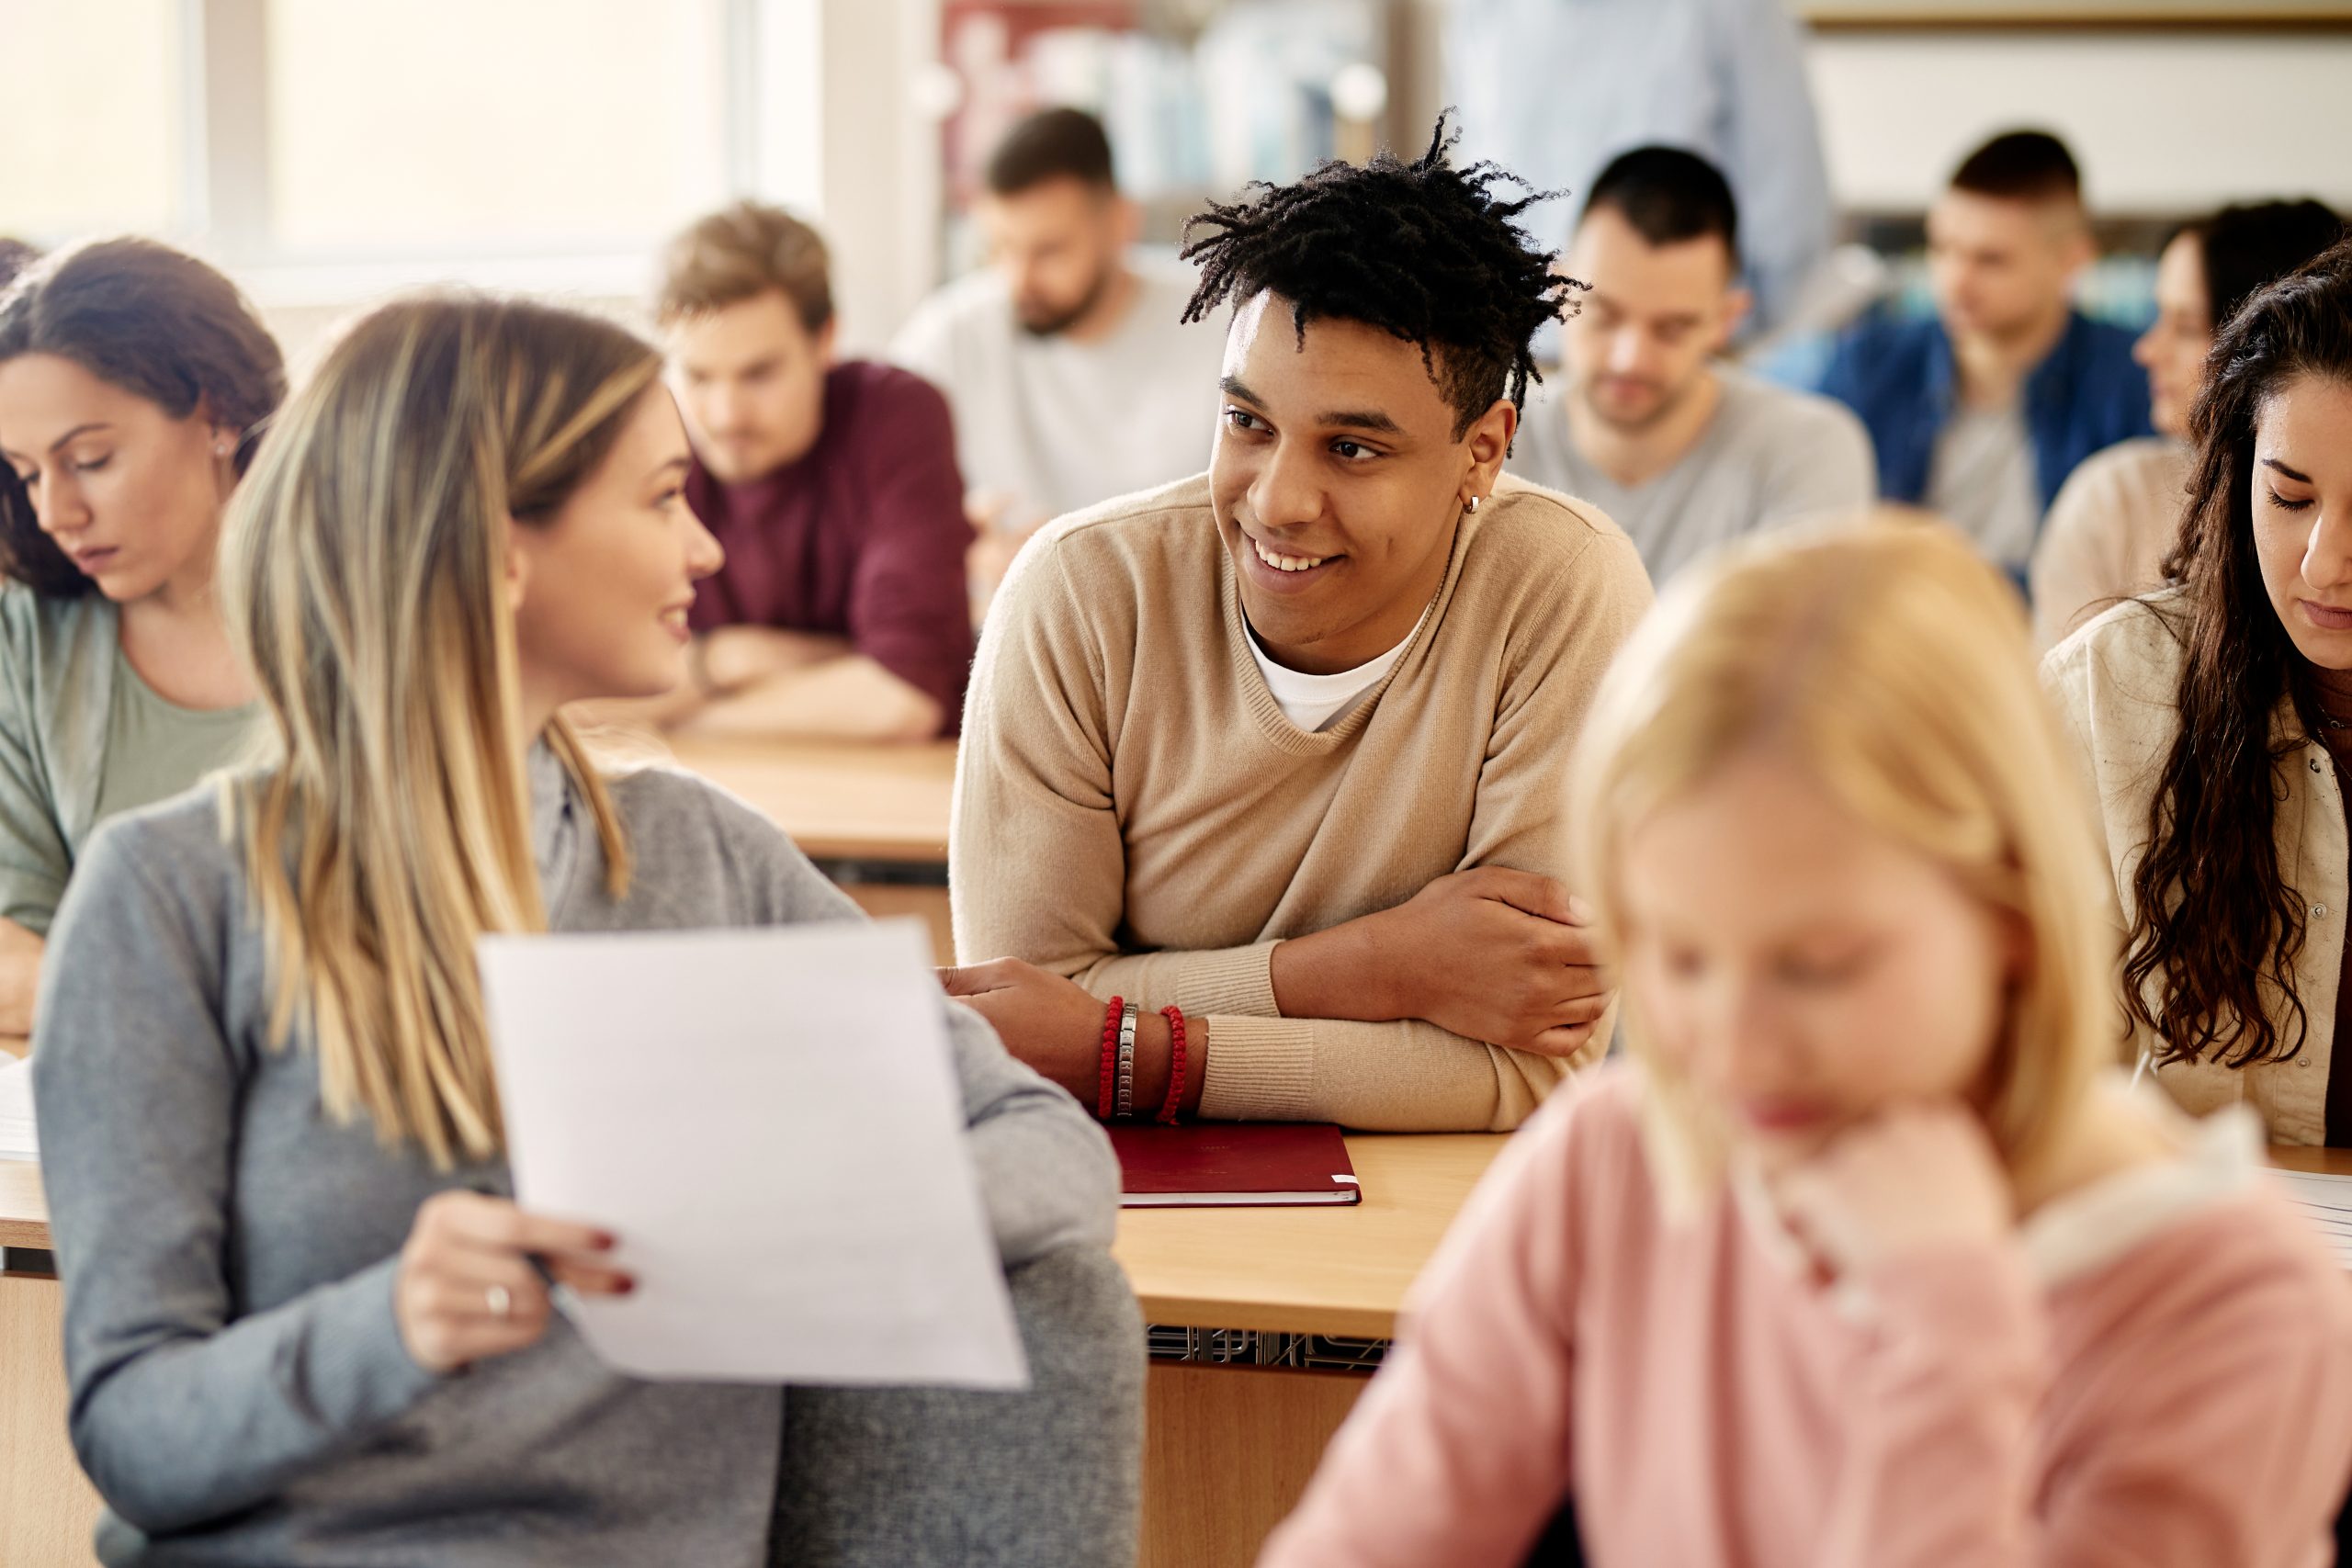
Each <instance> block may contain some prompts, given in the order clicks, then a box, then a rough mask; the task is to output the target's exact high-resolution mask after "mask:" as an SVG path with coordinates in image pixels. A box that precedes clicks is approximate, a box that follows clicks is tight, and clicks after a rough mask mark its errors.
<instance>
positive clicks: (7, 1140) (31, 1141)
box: [0, 1055, 40, 1159]
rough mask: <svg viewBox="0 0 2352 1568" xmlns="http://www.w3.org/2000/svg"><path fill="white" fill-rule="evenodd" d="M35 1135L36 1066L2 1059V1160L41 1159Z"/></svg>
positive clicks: (12, 1058)
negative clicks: (34, 1080) (34, 1095)
mask: <svg viewBox="0 0 2352 1568" xmlns="http://www.w3.org/2000/svg"><path fill="white" fill-rule="evenodd" d="M39 1158H40V1138H39V1137H38V1136H36V1135H35V1134H34V1132H33V1065H32V1064H31V1063H30V1062H25V1061H18V1060H17V1059H16V1058H15V1057H13V1056H6V1055H0V1159H39Z"/></svg>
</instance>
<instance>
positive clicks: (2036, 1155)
mask: <svg viewBox="0 0 2352 1568" xmlns="http://www.w3.org/2000/svg"><path fill="white" fill-rule="evenodd" d="M1758 747H1766V748H1770V749H1771V750H1774V751H1775V752H1776V753H1779V754H1781V755H1782V756H1785V757H1787V758H1788V759H1789V760H1790V761H1793V762H1794V763H1795V764H1796V765H1797V766H1799V767H1801V768H1803V769H1804V771H1805V772H1806V773H1808V774H1809V775H1811V776H1812V777H1813V778H1814V779H1815V781H1816V782H1817V783H1818V784H1820V785H1821V786H1822V787H1823V788H1824V789H1826V791H1827V792H1828V794H1829V795H1830V796H1831V797H1832V798H1833V799H1834V800H1836V801H1837V802H1838V805H1839V806H1840V807H1843V808H1844V809H1845V810H1847V811H1849V812H1850V813H1851V814H1852V815H1853V816H1854V817H1855V818H1858V819H1859V820H1860V821H1862V822H1864V823H1867V824H1869V825H1870V826H1871V828H1873V829H1876V830H1878V831H1880V832H1883V833H1884V834H1886V835H1887V836H1889V837H1890V838H1892V839H1894V840H1897V841H1899V842H1901V843H1903V844H1905V845H1906V846H1908V847H1910V848H1911V849H1913V850H1915V851H1917V852H1919V853H1921V854H1924V855H1926V856H1928V858H1930V859H1931V860H1933V861H1935V862H1937V863H1939V864H1940V865H1942V866H1943V867H1945V868H1946V869H1947V870H1948V871H1949V872H1950V873H1951V874H1952V875H1953V876H1954V877H1956V878H1957V879H1958V880H1959V882H1960V883H1961V885H1962V886H1964V887H1966V888H1967V889H1968V890H1969V891H1970V892H1971V893H1973V895H1974V896H1975V897H1978V898H1981V899H1982V900H1984V901H1985V903H1986V904H1988V905H1990V906H1992V907H1993V908H1996V909H1999V910H2002V911H2004V912H2006V913H2007V914H2008V915H2010V916H2012V917H2014V918H2015V919H2017V920H2018V922H2019V924H2020V925H2022V927H2023V928H2024V929H2025V931H2027V932H2028V933H2029V937H2028V941H2029V948H2030V958H2029V960H2028V963H2027V966H2026V970H2025V973H2024V975H2023V976H2022V978H2021V980H2020V982H2019V985H2018V989H2017V993H2016V995H2015V997H2014V998H2013V999H2012V1005H2011V1007H2010V1009H2009V1012H2008V1017H2007V1024H2006V1026H2005V1029H2004V1032H2003V1038H2002V1040H2001V1041H2000V1043H1999V1044H1998V1045H1997V1047H1996V1057H1995V1061H1994V1064H1993V1067H1992V1079H1993V1084H1994V1088H1993V1094H1992V1099H1991V1105H1990V1109H1989V1116H1988V1122H1989V1125H1990V1130H1991V1133H1992V1134H1993V1138H1994V1141H1995V1143H1996V1145H1997V1146H1998V1147H1999V1148H2000V1150H2001V1152H2002V1155H2003V1157H2004V1158H2005V1159H2006V1161H2007V1164H2008V1167H2009V1168H2010V1170H2011V1171H2012V1172H2013V1173H2014V1174H2016V1175H2018V1176H2019V1177H2021V1178H2026V1179H2030V1178H2031V1177H2032V1176H2033V1175H2035V1174H2036V1173H2038V1172H2039V1171H2040V1170H2041V1169H2043V1168H2046V1162H2048V1161H2049V1160H2050V1159H2051V1157H2052V1155H2053V1153H2054V1152H2055V1150H2056V1148H2057V1146H2058V1145H2059V1143H2060V1142H2061V1141H2062V1139H2063V1136H2064V1134H2065V1133H2066V1132H2067V1130H2068V1129H2069V1128H2070V1126H2071V1125H2072V1124H2073V1122H2074V1120H2075V1116H2076V1114H2077V1113H2078V1111H2079V1109H2080V1107H2081V1104H2082V1102H2083V1100H2084V1098H2085V1096H2086V1093H2087V1091H2088V1089H2089V1086H2090V1083H2091V1081H2092V1079H2093V1077H2094V1076H2095V1075H2096V1074H2097V1072H2098V1069H2099V1068H2100V1067H2101V1066H2102V1065H2104V1064H2106V1063H2108V1062H2109V1061H2111V1060H2113V1059H2115V1057H2116V1055H2117V1041H2118V1040H2119V1039H2120V1032H2119V1030H2118V1028H2117V1026H2116V1025H2117V1019H2116V1014H2115V1009H2114V1006H2113V998H2112V988H2113V976H2114V966H2115V956H2116V942H2115V936H2114V931H2113V929H2112V926H2111V924H2110V922H2109V920H2108V919H2107V917H2106V914H2105V912H2104V908H2103V906H2102V902H2101V899H2102V897H2103V893H2104V887H2105V871H2104V867H2103V863H2102V862H2101V860H2100V857H2099V856H2098V852H2097V850H2096V848H2095V846H2094V845H2093V843H2092V841H2091V835H2090V831H2089V818H2088V813H2087V810H2086V807H2085V806H2084V805H2083V803H2082V795H2081V785H2080V782H2079V779H2078V777H2077V774H2076V773H2075V769H2074V768H2073V767H2071V766H2070V764H2069V762H2068V761H2067V757H2066V753H2065V750H2064V741H2063V739H2062V737H2061V736H2060V734H2059V731H2058V727H2057V723H2056V720H2055V718H2054V717H2053V716H2052V714H2051V712H2050V711H2049V709H2048V707H2047V706H2046V705H2045V700H2044V698H2043V695H2042V692H2041V685H2040V682H2038V681H2037V679H2036V677H2035V671H2034V667H2033V661H2032V655H2031V650H2030V640H2029V637H2028V634H2027V627H2026V620H2025V614H2024V607H2023V605H2022V604H2020V603H2019V602H2018V595H2017V593H2016V592H2015V590H2014V589H2012V588H2011V587H2010V586H2009V585H2008V583H2007V581H2005V580H2004V579H2003V578H2002V577H2001V576H2000V574H1999V573H1998V572H1997V571H1996V570H1994V569H1993V568H1992V567H1990V566H1988V565H1986V564H1985V562H1984V561H1983V560H1981V559H1980V558H1978V557H1977V556H1976V554H1975V552H1974V551H1973V549H1971V548H1970V547H1969V546H1968V545H1967V544H1966V543H1965V542H1964V541H1963V540H1962V538H1961V537H1960V536H1959V535H1958V534H1956V533H1954V532H1953V531H1952V530H1951V529H1950V528H1948V527H1945V526H1943V525H1921V524H1917V523H1908V522H1894V521H1889V520H1887V519H1885V518H1883V517H1873V518H1870V519H1867V520H1864V521H1862V522H1860V523H1859V524H1855V523H1849V524H1845V525H1838V526H1836V527H1833V528H1826V529H1819V530H1809V531H1806V532H1804V533H1803V534H1796V535H1789V534H1783V535H1781V536H1776V537H1774V538H1772V539H1770V540H1757V541H1751V542H1748V543H1746V544H1744V545H1741V546H1737V547H1733V548H1732V549H1730V550H1728V551H1725V552H1723V553H1721V554H1718V555H1717V556H1715V557H1713V558H1711V559H1709V560H1707V561H1704V562H1702V563H1701V564H1700V565H1698V566H1697V567H1694V568H1693V569H1691V570H1689V571H1686V572H1685V573H1684V574H1683V575H1682V576H1681V577H1679V579H1677V581H1675V582H1674V583H1673V584H1672V585H1670V586H1669V587H1668V590H1667V591H1666V592H1665V593H1664V594H1663V595H1661V597H1660V598H1659V600H1658V603H1657V609H1656V610H1655V611H1654V612H1653V613H1652V615H1651V616H1650V618H1649V619H1648V620H1647V621H1645V623H1644V624H1643V626H1641V628H1640V630H1639V631H1638V632H1636V634H1635V635H1634V637H1633V639H1632V640H1631V641H1630V642H1629V643H1628V644H1627V645H1626V647H1625V649H1624V650H1623V653H1622V654H1621V655H1620V656H1619V658H1618V660H1617V663H1616V665H1615V667H1614V668H1613V669H1612V670H1611V671H1610V673H1609V676H1608V678H1607V679H1606V680H1605V681H1604V682H1602V685H1601V689H1600V694H1599V696H1598V697H1597V698H1596V701H1595V705H1594V708H1593V713H1592V716H1591V718H1590V720H1589V723H1588V724H1587V726H1586V729H1585V732H1584V737H1583V739H1582V741H1581V743H1580V750H1579V751H1578V755H1577V765H1576V768H1575V773H1574V784H1573V785H1572V801H1571V810H1572V812H1573V816H1572V818H1571V820H1572V821H1573V823H1574V824H1575V836H1576V850H1575V853H1576V865H1577V876H1578V883H1577V886H1579V887H1580V888H1582V889H1584V890H1586V892H1587V895H1588V897H1590V898H1591V899H1592V900H1593V903H1594V905H1595V907H1596V908H1597V910H1598V911H1599V917H1600V928H1601V931H1602V933H1603V935H1604V936H1605V937H1609V938H1610V939H1611V941H1612V942H1613V940H1614V939H1613V933H1614V932H1615V931H1618V930H1619V929H1621V922H1622V919H1623V899H1622V893H1621V888H1620V886H1619V877H1618V871H1619V867H1618V863H1617V857H1618V850H1619V847H1620V846H1622V845H1623V843H1624V841H1625V838H1626V835H1627V834H1628V833H1629V832H1631V831H1632V830H1633V829H1635V828H1636V827H1637V826H1638V825H1639V824H1640V823H1641V822H1642V821H1643V820H1644V819H1645V818H1647V817H1648V816H1650V815H1651V814H1652V813H1654V812H1655V811H1657V809H1658V808H1659V807H1662V806H1664V805H1665V804H1666V803H1667V802H1668V801H1669V800H1671V799H1673V798H1675V797H1676V796H1679V795H1682V794H1684V793H1685V792H1687V791H1689V790H1691V789H1692V788H1694V787H1696V786H1697V785H1699V784H1702V782H1703V781H1704V780H1706V779H1707V778H1709V777H1710V776H1712V775H1713V774H1714V773H1717V772H1719V771H1720V770H1721V769H1722V768H1723V767H1724V765H1725V764H1727V763H1728V762H1730V761H1733V760H1734V759H1735V758H1736V757H1737V756H1739V755H1741V754H1743V753H1746V752H1747V751H1750V750H1754V749H1756V748H1758ZM1626 1027H1627V1037H1628V1040H1629V1043H1630V1044H1631V1046H1632V1048H1633V1050H1634V1054H1635V1055H1636V1056H1637V1058H1638V1059H1639V1060H1640V1061H1641V1063H1642V1065H1643V1069H1644V1073H1645V1078H1646V1080H1647V1090H1648V1098H1649V1106H1648V1110H1649V1116H1648V1125H1649V1136H1650V1139H1651V1145H1652V1154H1653V1159H1654V1163H1656V1164H1657V1167H1658V1168H1659V1171H1660V1174H1661V1179H1662V1180H1663V1182H1664V1184H1665V1185H1666V1187H1667V1189H1668V1194H1669V1196H1670V1197H1672V1198H1674V1199H1675V1200H1676V1201H1678V1202H1679V1203H1682V1204H1687V1203H1689V1202H1691V1201H1696V1200H1697V1199H1698V1198H1699V1197H1700V1196H1701V1195H1702V1194H1703V1193H1705V1192H1707V1191H1709V1190H1713V1186H1714V1185H1715V1183H1716V1182H1717V1181H1719V1180H1720V1179H1721V1175H1722V1168H1723V1157H1724V1132H1723V1129H1722V1127H1721V1126H1720V1125H1719V1124H1717V1123H1716V1122H1714V1121H1713V1119H1712V1118H1711V1117H1710V1115H1709V1113H1708V1111H1706V1109H1705V1108H1704V1107H1702V1105H1700V1104H1699V1102H1698V1100H1697V1097H1696V1096H1695V1095H1693V1094H1692V1093H1691V1092H1690V1089H1689V1087H1688V1086H1687V1085H1685V1084H1683V1083H1680V1082H1679V1081H1677V1077H1676V1075H1675V1073H1674V1072H1673V1070H1672V1069H1671V1067H1670V1066H1668V1065H1667V1064H1666V1063H1664V1062H1662V1061H1661V1060H1659V1059H1658V1058H1657V1056H1655V1055H1652V1054H1651V1053H1650V1051H1649V1049H1648V1046H1647V1043H1645V1040H1644V1037H1643V1032H1642V1027H1641V1022H1640V1019H1639V1017H1638V1010H1637V1007H1636V1006H1635V1005H1634V998H1628V1005H1627V1010H1626Z"/></svg>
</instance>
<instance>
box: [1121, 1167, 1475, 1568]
mask: <svg viewBox="0 0 2352 1568" xmlns="http://www.w3.org/2000/svg"><path fill="white" fill-rule="evenodd" d="M1504 1142H1505V1139H1504V1138H1503V1136H1502V1135H1501V1134H1441V1135H1412V1136H1400V1135H1396V1134H1353V1135H1351V1136H1350V1137H1349V1139H1348V1141H1347V1143H1348V1161H1349V1163H1350V1164H1351V1165H1352V1166H1353V1167H1354V1168H1355V1173H1356V1178H1357V1179H1358V1180H1359V1181H1361V1182H1362V1183H1363V1201H1362V1202H1361V1203H1354V1204H1350V1205H1348V1206H1347V1207H1344V1208H1341V1207H1336V1206H1334V1207H1321V1206H1317V1207H1311V1208H1296V1209H1122V1210H1120V1211H1119V1235H1118V1241H1117V1243H1116V1245H1115V1248H1114V1250H1115V1252H1116V1254H1117V1257H1118V1259H1119V1262H1120V1263H1121V1265H1122V1266H1124V1267H1125V1269H1126V1271H1127V1280H1128V1282H1129V1283H1130V1284H1132V1285H1133V1286H1134V1287H1135V1292H1136V1299H1137V1300H1138V1301H1140V1302H1141V1303H1142V1304H1143V1316H1144V1321H1145V1322H1147V1323H1150V1324H1155V1325H1161V1326H1170V1327H1183V1328H1224V1329H1255V1330H1258V1331H1260V1332H1261V1333H1275V1334H1310V1335H1317V1336H1325V1337H1338V1338H1347V1339H1387V1338H1391V1337H1394V1336H1395V1335H1396V1332H1397V1313H1398V1311H1399V1310H1400V1309H1401V1308H1402V1306H1403V1305H1404V1301H1405V1295H1406V1292H1408V1290H1409V1289H1410V1288H1411V1286H1412V1283H1413V1280H1415V1278H1416V1277H1418V1276H1419V1273H1420V1271H1421V1268H1422V1266H1423V1265H1424V1264H1426V1263H1427V1262H1428V1261H1429V1258H1430V1253H1432V1252H1433V1251H1435V1250H1436V1249H1437V1244H1438V1241H1439V1239H1440V1238H1441V1237H1442V1236H1443V1235H1444V1234H1445V1230H1446V1226H1447V1225H1449V1224H1452V1223H1453V1216H1454V1213H1455V1212H1456V1211H1457V1210H1459V1209H1460V1208H1461V1207H1462V1202H1463V1200H1464V1199H1465V1198H1467V1197H1468V1196H1469V1195H1470V1190H1471V1188H1473V1187H1474V1186H1476V1184H1477V1181H1478V1179H1479V1177H1481V1176H1483V1175H1484V1174H1485V1173H1486V1169H1487V1166H1488V1165H1489V1164H1491V1163H1492V1162H1493V1160H1494V1157H1495V1156H1496V1155H1497V1154H1498V1152H1500V1150H1501V1148H1502V1146H1503V1144H1504ZM1368 1381H1369V1380H1367V1379H1366V1378H1365V1377H1363V1374H1361V1373H1350V1372H1339V1371H1289V1370H1286V1369H1271V1368H1262V1367H1254V1366H1248V1365H1216V1364H1204V1363H1199V1362H1190V1361H1182V1362H1180V1361H1164V1360H1154V1361H1153V1362H1152V1363H1151V1364H1150V1369H1149V1371H1148V1375H1147V1378H1146V1383H1145V1392H1144V1398H1145V1401H1146V1406H1147V1410H1146V1418H1145V1430H1144V1498H1143V1555H1142V1568H1244V1565H1246V1564H1248V1563H1250V1562H1253V1561H1255V1559H1256V1558H1257V1555H1258V1549H1259V1548H1260V1546H1261V1545H1262V1544H1263V1543H1264V1541H1265V1539H1266V1535H1267V1532H1269V1531H1270V1530H1272V1529H1273V1527H1274V1526H1275V1525H1276V1524H1278V1523H1280V1522H1281V1520H1282V1519H1283V1516H1284V1515H1286V1514H1288V1513H1289V1512H1290V1511H1291V1509H1292V1508H1294V1507H1295V1506H1297V1503H1298V1498H1299V1495H1300V1494H1301V1493H1302V1492H1304V1491H1305V1490H1306V1483H1307V1481H1308V1479H1309V1478H1310V1477H1312V1476H1313V1475H1314V1473H1315V1466H1316V1464H1317V1462H1318V1461H1320V1460H1321V1458H1322V1457H1323V1449H1324V1446H1325V1445H1326V1444H1327V1443H1329V1441H1330V1439H1331V1434H1332V1433H1334V1432H1336V1431H1337V1430H1339V1427H1340V1422H1341V1421H1343V1420H1345V1419H1346V1418H1347V1415H1348V1412H1349V1411H1350V1410H1351V1409H1352V1408H1353V1407H1354V1405H1355V1402H1356V1400H1357V1398H1358V1396H1359V1395H1361V1394H1362V1393H1363V1389H1364V1386H1365V1384H1366V1382H1368Z"/></svg>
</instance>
